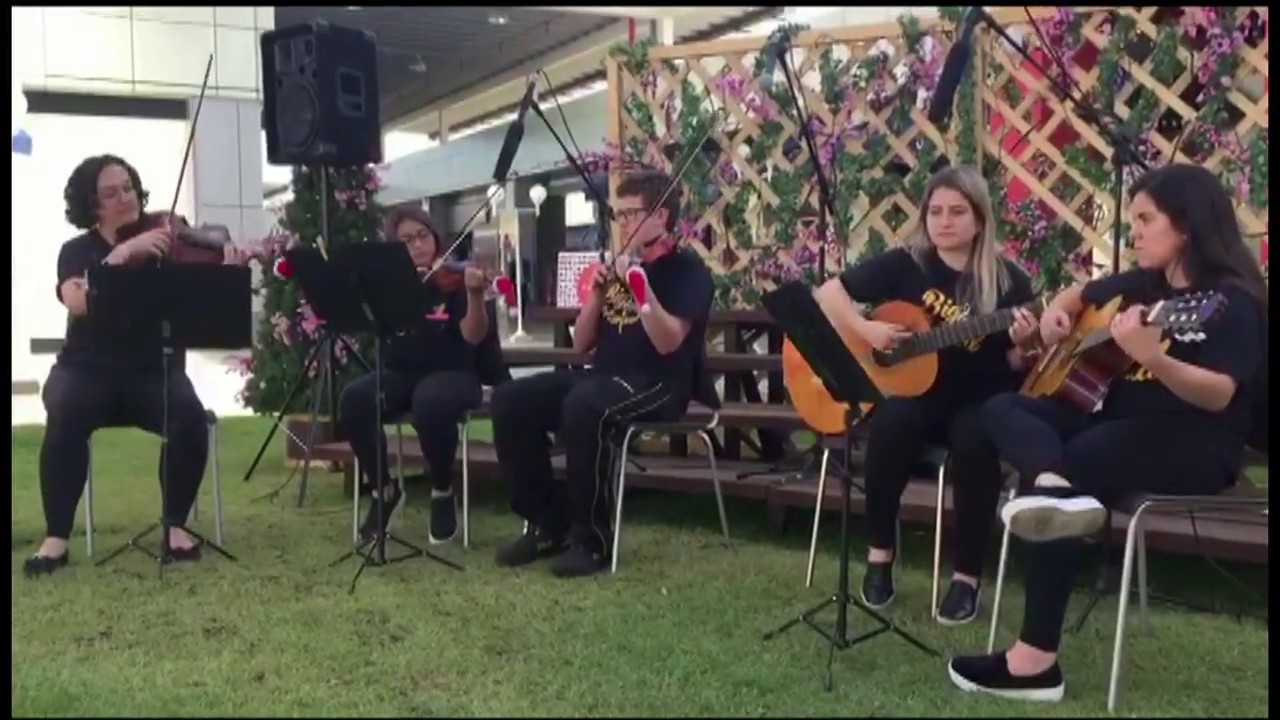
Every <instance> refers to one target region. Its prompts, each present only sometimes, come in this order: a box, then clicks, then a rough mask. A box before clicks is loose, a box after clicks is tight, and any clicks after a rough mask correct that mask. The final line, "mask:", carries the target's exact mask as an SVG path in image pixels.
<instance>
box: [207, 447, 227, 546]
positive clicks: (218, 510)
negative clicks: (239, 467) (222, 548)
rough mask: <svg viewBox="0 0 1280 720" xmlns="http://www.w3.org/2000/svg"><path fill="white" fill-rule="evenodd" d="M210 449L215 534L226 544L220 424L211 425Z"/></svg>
mask: <svg viewBox="0 0 1280 720" xmlns="http://www.w3.org/2000/svg"><path fill="white" fill-rule="evenodd" d="M209 449H210V450H211V451H212V458H211V460H212V461H213V536H214V537H215V538H217V540H218V545H225V544H226V543H224V542H223V533H222V465H220V464H219V463H218V426H217V425H216V424H215V425H210V426H209Z"/></svg>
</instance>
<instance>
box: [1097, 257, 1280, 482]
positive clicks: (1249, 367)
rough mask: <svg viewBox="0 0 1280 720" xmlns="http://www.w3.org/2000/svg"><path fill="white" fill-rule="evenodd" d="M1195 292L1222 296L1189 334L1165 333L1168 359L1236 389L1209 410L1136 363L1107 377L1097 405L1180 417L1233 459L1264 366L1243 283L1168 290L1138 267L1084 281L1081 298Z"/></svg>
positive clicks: (1260, 335)
mask: <svg viewBox="0 0 1280 720" xmlns="http://www.w3.org/2000/svg"><path fill="white" fill-rule="evenodd" d="M1197 291H1213V292H1217V293H1220V294H1221V295H1222V297H1223V298H1225V300H1226V303H1225V305H1223V306H1222V307H1221V309H1220V310H1219V311H1218V312H1217V313H1216V314H1215V315H1213V316H1211V317H1208V318H1206V319H1205V324H1204V326H1203V327H1202V332H1201V333H1198V334H1196V335H1194V336H1188V335H1185V334H1180V333H1169V332H1166V333H1165V335H1164V346H1165V352H1166V353H1167V354H1168V355H1169V357H1171V358H1174V359H1177V360H1181V361H1182V362H1185V363H1188V364H1191V365H1195V366H1197V367H1202V368H1204V369H1206V370H1211V371H1213V372H1217V373H1222V374H1223V375H1227V376H1229V377H1231V378H1232V379H1233V380H1235V381H1236V393H1235V396H1234V397H1232V399H1231V403H1230V404H1229V405H1228V406H1227V407H1226V408H1225V409H1224V410H1222V411H1220V412H1216V413H1215V412H1209V411H1208V410H1204V409H1201V408H1198V407H1196V406H1195V405H1192V404H1191V403H1188V402H1187V401H1185V400H1183V399H1181V398H1179V397H1178V396H1177V395H1175V394H1174V393H1173V391H1172V390H1170V389H1169V388H1168V386H1166V385H1165V384H1164V383H1162V382H1160V381H1159V380H1157V379H1156V378H1155V377H1154V376H1152V374H1151V373H1150V371H1148V370H1147V369H1146V368H1144V367H1142V366H1141V365H1135V366H1134V367H1133V368H1132V369H1131V370H1130V371H1129V372H1128V373H1126V374H1125V375H1124V376H1122V377H1120V378H1117V379H1116V380H1115V381H1114V382H1113V383H1112V384H1111V389H1110V390H1109V391H1108V393H1107V397H1106V400H1105V401H1104V402H1103V405H1102V411H1101V412H1102V416H1103V417H1107V418H1126V417H1144V416H1149V415H1179V416H1184V417H1186V418H1187V420H1188V422H1190V423H1193V424H1194V426H1195V427H1196V428H1197V429H1198V430H1199V432H1200V433H1201V437H1203V438H1204V440H1205V446H1206V448H1213V449H1216V450H1217V451H1218V452H1221V453H1222V457H1223V459H1224V460H1226V461H1227V462H1228V463H1230V464H1232V466H1234V465H1236V464H1238V463H1239V462H1240V457H1241V453H1242V452H1243V450H1244V444H1245V439H1246V438H1248V437H1249V432H1250V425H1251V414H1252V413H1251V405H1252V402H1253V399H1254V393H1256V392H1257V391H1258V389H1259V384H1260V381H1261V377H1262V371H1263V370H1264V368H1263V367H1262V362H1263V356H1264V353H1265V352H1266V349H1267V323H1266V317H1265V315H1264V314H1263V311H1262V308H1261V306H1260V305H1259V304H1258V302H1257V301H1256V300H1254V299H1253V298H1252V297H1251V296H1250V295H1249V294H1248V293H1246V292H1245V291H1244V290H1243V289H1241V288H1239V287H1237V286H1234V285H1229V284H1223V285H1221V286H1219V287H1211V288H1210V287H1204V288H1185V289H1179V290H1175V289H1174V288H1172V287H1170V286H1169V284H1168V282H1166V280H1165V278H1164V275H1163V274H1161V273H1159V272H1156V271H1151V270H1142V269H1135V270H1129V271H1126V272H1122V273H1118V274H1116V275H1110V276H1107V277H1105V278H1100V279H1098V280H1094V281H1093V282H1090V283H1088V284H1087V285H1085V286H1084V290H1083V292H1082V293H1081V299H1082V300H1083V301H1084V302H1085V303H1086V304H1089V305H1103V304H1105V303H1107V302H1108V301H1110V300H1112V299H1114V298H1115V297H1117V296H1119V297H1121V298H1122V300H1121V305H1122V307H1128V306H1129V305H1133V304H1139V303H1140V304H1143V305H1149V304H1151V303H1155V302H1157V301H1160V300H1167V299H1170V298H1176V297H1178V296H1182V295H1186V294H1188V293H1192V292H1197ZM1200 335H1203V337H1202V338H1201V337H1200Z"/></svg>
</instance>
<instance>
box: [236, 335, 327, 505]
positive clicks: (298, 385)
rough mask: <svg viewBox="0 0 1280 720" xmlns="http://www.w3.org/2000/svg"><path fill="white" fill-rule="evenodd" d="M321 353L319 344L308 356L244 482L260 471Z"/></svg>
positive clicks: (250, 465)
mask: <svg viewBox="0 0 1280 720" xmlns="http://www.w3.org/2000/svg"><path fill="white" fill-rule="evenodd" d="M319 352H320V345H319V344H317V345H316V346H315V347H313V348H311V354H309V355H307V360H306V362H304V363H303V364H302V370H301V371H299V372H298V377H297V378H295V379H294V381H293V387H291V388H289V394H288V395H286V396H285V398H284V403H282V404H281V405H280V411H279V412H277V413H276V417H275V420H274V421H273V422H272V423H271V429H270V430H268V431H267V437H266V438H265V439H263V441H262V445H261V446H260V447H259V448H258V454H257V455H254V456H253V462H251V463H249V469H248V470H246V471H245V473H244V479H243V482H249V478H251V477H253V472H254V471H255V470H257V469H258V463H260V462H262V456H263V455H265V454H266V453H267V448H268V447H270V445H271V439H272V438H274V437H275V436H276V431H277V430H279V429H280V423H281V422H283V421H284V416H285V415H286V414H288V412H289V405H290V404H291V403H292V402H293V398H294V397H296V396H297V394H298V392H299V391H301V390H302V385H303V384H304V383H305V382H306V381H307V378H308V376H309V375H310V373H311V365H312V364H313V363H314V362H315V361H316V357H317V353H319Z"/></svg>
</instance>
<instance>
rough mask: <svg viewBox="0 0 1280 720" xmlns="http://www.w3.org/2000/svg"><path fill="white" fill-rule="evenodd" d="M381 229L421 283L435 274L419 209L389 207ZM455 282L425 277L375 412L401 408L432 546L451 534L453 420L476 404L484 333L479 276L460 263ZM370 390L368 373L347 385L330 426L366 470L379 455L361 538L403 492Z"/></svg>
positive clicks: (431, 243)
mask: <svg viewBox="0 0 1280 720" xmlns="http://www.w3.org/2000/svg"><path fill="white" fill-rule="evenodd" d="M385 234H386V237H387V239H388V240H396V241H399V242H402V243H404V244H405V245H406V246H408V248H409V256H410V257H411V258H412V259H413V263H414V265H416V266H417V268H418V272H419V274H420V275H421V276H422V277H423V278H424V280H434V278H436V277H437V276H435V275H432V274H431V270H432V268H433V267H435V265H436V264H437V260H438V258H437V255H438V253H439V251H440V235H439V234H438V233H437V232H436V231H435V229H434V227H433V226H432V224H431V220H430V218H429V217H428V216H427V214H426V213H425V212H423V211H422V210H421V209H420V208H417V207H403V208H397V209H396V210H394V211H393V212H392V213H391V215H390V217H388V219H387V223H386V229H385ZM463 286H464V287H463V288H462V289H452V290H446V289H444V285H443V284H441V283H436V282H427V283H426V286H425V287H424V289H423V291H424V292H426V293H428V295H429V300H430V301H429V305H430V306H431V308H432V310H431V312H430V314H428V315H427V316H426V317H424V318H423V319H422V322H421V323H420V325H419V326H418V327H417V328H416V329H415V330H413V331H412V332H408V333H402V334H400V335H397V336H395V337H392V338H391V339H390V341H389V342H388V343H387V345H386V346H385V347H384V355H383V357H385V358H386V370H385V372H383V375H382V381H381V384H382V397H383V410H382V411H383V413H384V415H383V417H386V418H393V417H396V416H399V415H402V414H404V413H406V412H408V413H409V416H410V422H411V423H412V425H413V428H414V430H415V431H417V434H418V442H419V443H420V444H421V446H422V456H423V457H424V458H425V459H426V461H427V468H428V470H429V471H430V473H431V483H432V489H431V519H430V527H429V530H428V537H429V539H430V542H432V543H444V542H448V541H449V540H452V539H453V537H454V535H455V534H457V530H458V519H457V507H456V503H455V501H454V495H453V465H454V454H455V452H456V451H457V447H458V422H459V421H460V420H461V419H462V417H463V415H464V414H465V413H466V412H467V411H468V410H472V409H474V408H476V407H478V406H479V405H480V398H481V387H480V377H479V375H478V374H477V369H476V368H477V353H476V350H475V348H476V346H478V345H480V343H481V341H482V340H484V338H485V335H486V333H487V332H488V330H489V317H488V313H487V311H486V309H485V297H484V290H485V277H484V273H483V272H482V271H481V270H480V269H479V268H477V267H475V266H467V267H466V269H465V270H464V272H463ZM376 387H377V378H376V377H375V376H374V375H373V373H370V374H368V375H365V376H363V377H360V378H357V379H355V380H353V381H352V382H351V383H350V384H349V385H347V387H346V389H344V390H343V392H342V397H341V398H340V399H339V401H338V427H339V428H340V429H341V431H342V433H343V435H344V436H345V437H346V438H347V439H348V440H349V441H350V443H351V448H352V450H353V451H354V452H355V455H356V458H357V459H358V460H359V461H360V466H361V467H362V468H363V469H364V470H365V472H366V473H372V472H374V471H375V470H374V469H375V468H377V467H378V462H377V461H378V457H379V454H380V455H381V458H382V463H381V465H382V474H383V477H382V492H383V494H382V497H381V498H378V497H376V493H377V490H376V488H377V487H378V485H377V483H376V482H375V480H376V479H375V478H373V477H368V478H367V479H368V481H369V482H370V483H371V485H372V486H373V487H374V488H375V490H374V493H375V502H374V503H371V504H370V507H369V513H368V515H366V516H365V519H364V523H363V525H362V526H361V528H360V540H361V542H362V543H366V542H370V541H371V540H373V539H374V538H375V536H376V535H378V534H380V533H382V532H386V530H387V527H388V525H389V524H390V520H391V514H392V512H393V511H394V510H395V509H396V508H397V507H398V506H399V505H400V503H401V502H402V501H403V500H404V490H403V489H402V488H401V487H399V486H398V485H397V484H395V483H393V482H392V481H391V476H390V471H389V470H388V465H389V463H387V461H386V457H387V438H386V434H385V433H383V431H382V428H379V427H376V425H377V418H376V416H375V410H376V406H375V405H374V393H375V390H376ZM379 504H381V505H382V508H381V512H379V507H378V506H379ZM379 518H381V522H382V525H381V529H379V525H378V522H379Z"/></svg>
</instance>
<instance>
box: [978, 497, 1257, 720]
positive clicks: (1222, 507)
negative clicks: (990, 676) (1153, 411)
mask: <svg viewBox="0 0 1280 720" xmlns="http://www.w3.org/2000/svg"><path fill="white" fill-rule="evenodd" d="M1267 507H1268V496H1267V492H1266V490H1260V491H1259V492H1258V493H1257V494H1254V493H1251V492H1249V491H1248V490H1244V489H1241V486H1239V485H1237V486H1234V487H1233V488H1230V489H1228V490H1227V491H1226V492H1224V493H1222V494H1220V495H1154V494H1137V495H1131V496H1129V497H1126V498H1124V499H1123V500H1121V501H1120V502H1119V503H1117V505H1116V507H1115V508H1114V509H1115V510H1119V511H1121V512H1122V513H1125V541H1124V564H1123V570H1122V571H1121V575H1120V594H1119V611H1118V613H1117V616H1116V636H1115V644H1114V647H1113V649H1112V653H1111V676H1110V680H1109V681H1108V684H1107V711H1108V712H1114V711H1115V707H1116V699H1117V697H1118V694H1119V688H1120V654H1121V652H1120V651H1121V648H1122V647H1123V645H1124V629H1125V620H1126V618H1127V615H1128V608H1129V596H1130V595H1131V593H1132V589H1133V565H1134V561H1135V558H1136V561H1137V565H1138V610H1139V617H1140V621H1141V623H1142V627H1143V629H1144V630H1146V631H1147V632H1150V630H1151V622H1150V618H1149V616H1148V614H1147V545H1146V537H1145V533H1144V529H1143V527H1142V519H1143V518H1144V517H1146V516H1147V515H1152V514H1165V515H1169V514H1181V513H1187V514H1188V516H1191V517H1193V516H1194V514H1195V513H1196V512H1210V511H1212V512H1217V513H1229V514H1233V515H1241V516H1253V517H1261V518H1265V517H1266V516H1267ZM1110 531H1111V528H1110V525H1108V527H1107V528H1106V530H1105V532H1110ZM1009 537H1010V534H1009V529H1008V527H1006V528H1005V531H1004V540H1003V542H1002V543H1001V548H1000V568H999V571H998V574H997V576H996V578H997V579H996V599H995V604H994V606H993V607H992V610H991V632H990V634H989V636H988V638H987V652H988V653H990V652H994V651H995V640H996V628H997V627H998V623H999V620H1000V593H1001V590H1002V589H1003V581H1004V573H1005V568H1006V567H1007V561H1008V548H1009Z"/></svg>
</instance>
